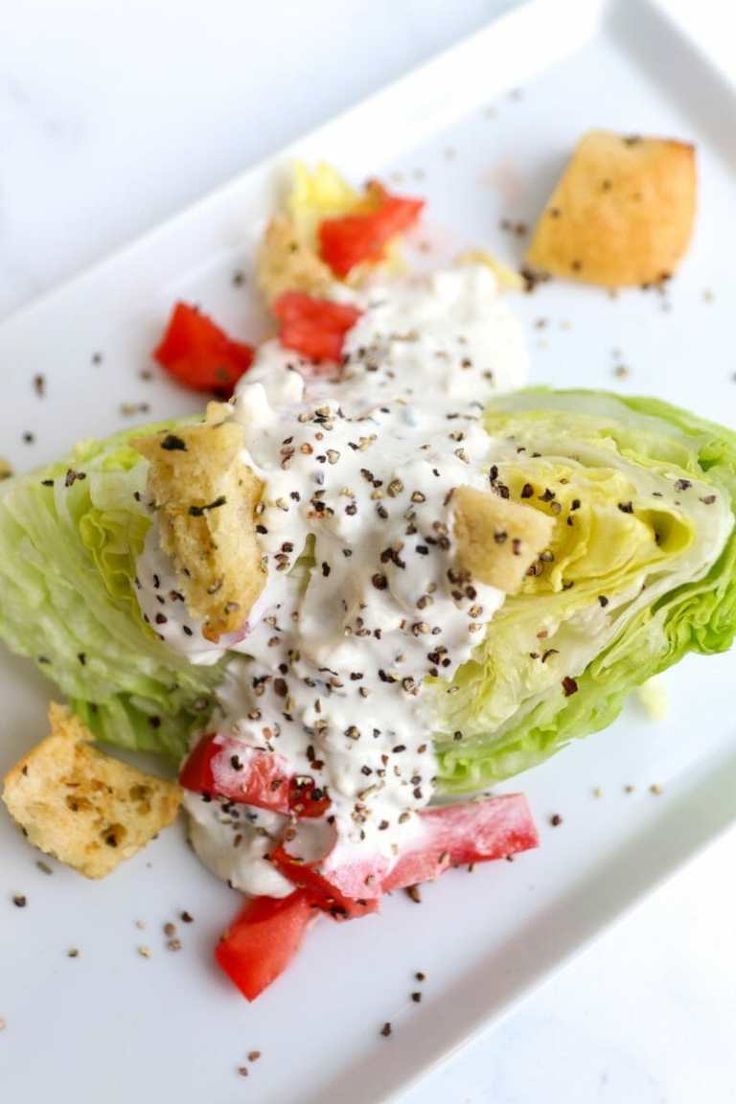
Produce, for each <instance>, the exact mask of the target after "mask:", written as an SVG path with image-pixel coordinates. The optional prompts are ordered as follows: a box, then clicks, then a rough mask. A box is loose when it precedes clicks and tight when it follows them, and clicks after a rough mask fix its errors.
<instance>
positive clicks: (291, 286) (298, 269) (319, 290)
mask: <svg viewBox="0 0 736 1104" xmlns="http://www.w3.org/2000/svg"><path fill="white" fill-rule="evenodd" d="M256 278H257V280H258V286H259V288H260V289H261V291H262V292H263V295H264V296H265V298H266V300H267V301H268V302H269V303H272V302H273V301H274V299H277V298H278V297H279V295H281V293H282V292H284V291H304V292H307V293H308V294H309V295H324V294H325V293H326V291H327V290H328V288H329V287H330V284H332V283H333V281H334V276H333V275H332V272H331V271H330V268H329V266H328V265H326V264H325V262H324V261H322V260H320V258H319V257H318V255H317V253H316V251H315V250H314V248H313V247H312V246H311V245H310V244H309V243H308V242H307V241H305V240H304V237H303V236H302V235H300V234H299V232H298V231H297V229H296V227H295V225H294V223H293V221H292V220H291V219H290V218H287V217H286V216H285V215H276V216H275V217H274V218H272V219H271V221H270V222H269V224H268V226H267V227H266V231H265V233H264V235H263V238H262V240H261V243H260V245H259V247H258V254H257V257H256Z"/></svg>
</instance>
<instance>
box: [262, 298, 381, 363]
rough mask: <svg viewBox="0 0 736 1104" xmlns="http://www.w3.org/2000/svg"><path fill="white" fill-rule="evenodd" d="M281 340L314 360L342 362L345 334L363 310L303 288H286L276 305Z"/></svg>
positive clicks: (284, 344)
mask: <svg viewBox="0 0 736 1104" xmlns="http://www.w3.org/2000/svg"><path fill="white" fill-rule="evenodd" d="M273 313H274V314H275V315H276V317H277V319H278V320H279V323H280V327H279V341H280V342H281V344H282V345H283V346H284V347H285V348H287V349H293V350H294V351H295V352H297V353H301V355H302V356H305V357H309V358H310V359H312V360H329V361H339V360H340V357H341V356H342V344H343V341H344V340H345V334H346V333H347V332H348V330H349V329H351V328H352V327H353V326H354V325H355V323H356V322H357V321H358V319H359V318H360V315H361V312H360V311H359V310H358V308H357V307H353V306H350V304H349V303H333V302H331V301H330V300H329V299H315V298H314V296H312V295H307V294H305V293H304V292H302V291H285V292H284V293H283V295H279V297H278V299H277V300H276V302H275V303H274V304H273Z"/></svg>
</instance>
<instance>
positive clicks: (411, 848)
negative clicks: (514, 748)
mask: <svg viewBox="0 0 736 1104" xmlns="http://www.w3.org/2000/svg"><path fill="white" fill-rule="evenodd" d="M420 819H421V822H422V828H423V834H422V836H421V837H420V838H419V839H417V840H415V841H413V842H412V843H411V844H410V845H408V846H407V848H406V850H405V851H403V852H402V853H401V854H400V855H399V858H398V861H397V862H396V863H395V865H394V867H393V868H392V870H391V871H390V872H389V874H388V875H387V876H386V877H385V878H384V880H383V889H384V891H385V892H389V891H390V890H392V889H402V888H403V887H405V886H410V885H417V884H418V883H420V882H428V881H432V880H433V879H434V878H438V877H439V876H440V874H444V872H445V871H446V870H448V869H449V868H450V867H452V866H464V865H465V864H466V863H476V862H488V861H489V860H491V859H503V858H505V857H506V856H507V855H512V854H514V853H515V852H517V851H526V850H528V849H529V848H531V847H537V846H538V844H539V837H538V835H537V829H536V827H535V825H534V821H533V820H532V815H531V812H530V810H529V805H528V804H527V800H526V798H525V797H524V795H523V794H503V795H502V796H500V797H487V798H485V799H484V800H483V801H465V802H462V803H460V804H457V805H444V806H439V807H438V808H436V809H424V810H423V811H422V813H421V814H420Z"/></svg>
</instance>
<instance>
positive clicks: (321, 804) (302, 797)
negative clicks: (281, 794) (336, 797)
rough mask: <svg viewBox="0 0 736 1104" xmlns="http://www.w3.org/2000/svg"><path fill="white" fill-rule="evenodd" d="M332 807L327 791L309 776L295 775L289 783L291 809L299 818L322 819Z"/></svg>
mask: <svg viewBox="0 0 736 1104" xmlns="http://www.w3.org/2000/svg"><path fill="white" fill-rule="evenodd" d="M329 807H330V799H329V797H328V796H327V791H326V790H324V789H322V788H321V787H319V786H317V785H316V784H315V781H314V779H313V778H312V777H310V775H308V774H295V775H294V777H293V778H292V779H291V780H290V782H289V809H290V811H291V812H292V813H294V814H295V816H298V817H300V818H301V817H321V816H324V814H325V813H326V812H327V810H328V809H329Z"/></svg>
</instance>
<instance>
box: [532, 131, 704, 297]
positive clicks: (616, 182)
mask: <svg viewBox="0 0 736 1104" xmlns="http://www.w3.org/2000/svg"><path fill="white" fill-rule="evenodd" d="M696 190H697V189H696V174H695V149H694V147H693V146H691V145H688V144H687V143H686V142H677V141H674V140H673V139H668V138H642V137H639V136H638V135H622V134H614V133H612V132H610V131H605V130H591V131H589V132H588V133H587V134H585V135H583V137H582V138H581V139H580V141H579V143H578V145H577V148H576V150H575V152H574V154H573V156H572V159H571V160H570V162H569V164H568V165H567V168H566V169H565V171H564V173H563V174H562V177H561V179H560V180H559V182H558V184H557V187H556V188H555V190H554V192H553V193H552V195H551V196H550V198H549V200H548V201H547V205H546V207H545V209H544V211H543V212H542V215H541V217H540V219H539V221H538V223H537V225H536V227H535V229H534V234H533V237H532V242H531V245H530V247H529V251H528V253H527V256H526V261H527V263H528V264H529V265H530V266H531V267H532V268H533V269H537V270H541V271H542V272H545V273H550V274H551V275H553V276H563V277H567V278H569V279H573V280H580V281H583V282H585V283H590V284H600V285H603V286H605V287H624V286H626V285H631V284H653V283H660V282H661V281H663V280H666V279H668V278H669V277H670V276H671V275H672V273H673V272H674V271H675V269H676V267H677V265H678V263H679V261H680V260H681V258H682V257H683V255H684V253H685V250H686V249H687V246H688V243H689V241H690V236H691V233H692V228H693V221H694V218H695V204H696Z"/></svg>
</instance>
